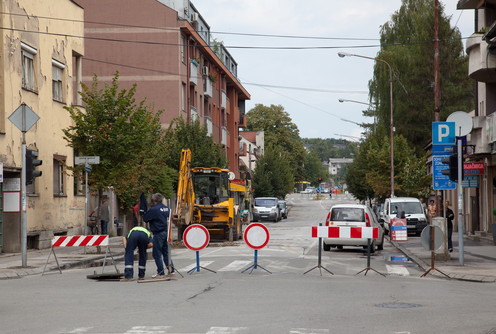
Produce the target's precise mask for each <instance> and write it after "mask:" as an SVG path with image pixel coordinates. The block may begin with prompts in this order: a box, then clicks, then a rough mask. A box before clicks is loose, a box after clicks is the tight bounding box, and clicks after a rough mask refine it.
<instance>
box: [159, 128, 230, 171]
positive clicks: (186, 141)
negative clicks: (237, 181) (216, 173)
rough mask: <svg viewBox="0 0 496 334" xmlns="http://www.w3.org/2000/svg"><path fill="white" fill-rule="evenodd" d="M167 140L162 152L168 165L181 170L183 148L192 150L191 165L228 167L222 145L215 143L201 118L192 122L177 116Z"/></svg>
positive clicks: (168, 130) (168, 131)
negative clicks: (202, 123) (202, 124)
mask: <svg viewBox="0 0 496 334" xmlns="http://www.w3.org/2000/svg"><path fill="white" fill-rule="evenodd" d="M166 138H167V141H166V143H165V149H164V151H163V153H162V155H163V157H164V159H165V162H166V163H167V165H168V166H170V167H172V168H174V169H176V170H179V162H180V158H181V150H182V149H183V148H189V149H190V150H191V160H192V161H191V167H220V168H227V158H226V154H225V152H224V150H223V149H222V146H221V145H218V144H215V143H214V141H213V139H212V137H211V136H209V135H208V131H207V128H206V127H205V126H201V124H200V121H199V120H195V121H194V122H192V123H188V122H186V121H185V120H184V119H182V118H176V119H174V120H173V122H172V123H171V125H170V127H169V129H167V131H166Z"/></svg>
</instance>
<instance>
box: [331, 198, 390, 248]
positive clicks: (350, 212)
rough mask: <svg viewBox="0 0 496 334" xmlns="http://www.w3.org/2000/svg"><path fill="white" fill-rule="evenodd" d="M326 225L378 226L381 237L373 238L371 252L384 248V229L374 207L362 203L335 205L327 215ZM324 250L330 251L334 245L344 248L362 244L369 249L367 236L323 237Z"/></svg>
mask: <svg viewBox="0 0 496 334" xmlns="http://www.w3.org/2000/svg"><path fill="white" fill-rule="evenodd" d="M325 225H326V226H345V227H378V228H379V238H377V239H373V241H372V243H371V247H370V252H371V253H373V252H375V249H376V248H377V249H378V250H382V249H383V247H384V246H383V244H384V230H383V228H382V226H381V225H380V224H379V222H378V221H377V218H376V216H375V215H374V214H373V213H372V209H371V208H370V207H369V206H367V205H362V204H339V205H334V206H333V207H332V208H331V209H330V210H329V214H328V215H327V219H326V222H325ZM323 242H324V250H325V251H329V250H331V248H332V247H337V248H338V249H343V246H362V247H363V249H367V246H368V242H367V238H354V239H351V238H350V239H348V238H323Z"/></svg>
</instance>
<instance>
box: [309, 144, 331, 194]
mask: <svg viewBox="0 0 496 334" xmlns="http://www.w3.org/2000/svg"><path fill="white" fill-rule="evenodd" d="M304 171H305V180H306V181H310V182H311V183H312V184H313V185H315V186H318V184H319V183H320V182H319V181H318V179H321V180H327V179H328V178H329V173H328V172H327V169H326V168H325V166H324V164H323V163H322V161H320V159H319V157H318V155H317V154H316V153H313V152H309V153H307V154H306V155H305V169H304Z"/></svg>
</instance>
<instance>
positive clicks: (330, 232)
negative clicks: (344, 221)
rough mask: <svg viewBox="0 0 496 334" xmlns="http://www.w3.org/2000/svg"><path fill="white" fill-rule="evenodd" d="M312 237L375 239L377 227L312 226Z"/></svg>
mask: <svg viewBox="0 0 496 334" xmlns="http://www.w3.org/2000/svg"><path fill="white" fill-rule="evenodd" d="M312 238H343V239H362V238H366V239H377V238H379V228H378V227H346V226H312Z"/></svg>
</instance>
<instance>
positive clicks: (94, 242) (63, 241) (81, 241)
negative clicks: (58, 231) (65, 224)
mask: <svg viewBox="0 0 496 334" xmlns="http://www.w3.org/2000/svg"><path fill="white" fill-rule="evenodd" d="M108 244H109V236H108V235H71V236H57V237H54V238H53V239H52V247H83V246H108Z"/></svg>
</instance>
